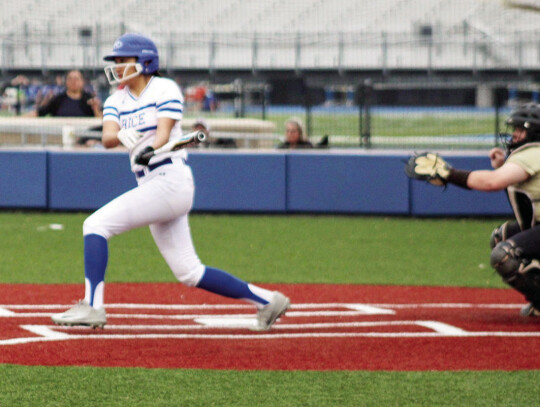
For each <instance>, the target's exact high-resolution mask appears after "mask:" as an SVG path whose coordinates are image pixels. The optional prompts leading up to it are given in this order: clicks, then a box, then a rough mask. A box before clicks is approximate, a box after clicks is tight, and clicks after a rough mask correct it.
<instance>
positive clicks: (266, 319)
mask: <svg viewBox="0 0 540 407" xmlns="http://www.w3.org/2000/svg"><path fill="white" fill-rule="evenodd" d="M290 306H291V301H290V300H289V299H288V298H287V297H285V296H284V295H283V294H281V293H280V292H279V291H274V296H273V297H272V301H270V302H269V303H268V304H266V305H265V306H264V307H263V308H261V309H260V310H259V312H257V325H255V327H253V328H252V329H253V330H254V331H268V330H269V329H270V328H272V325H274V322H276V321H277V319H278V318H279V317H280V316H282V315H283V314H285V312H286V311H287V310H288V309H289V307H290Z"/></svg>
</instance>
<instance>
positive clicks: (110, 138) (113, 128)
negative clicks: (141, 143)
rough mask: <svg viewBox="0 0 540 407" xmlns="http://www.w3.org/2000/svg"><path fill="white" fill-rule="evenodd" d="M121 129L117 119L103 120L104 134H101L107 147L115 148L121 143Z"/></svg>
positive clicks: (102, 141)
mask: <svg viewBox="0 0 540 407" xmlns="http://www.w3.org/2000/svg"><path fill="white" fill-rule="evenodd" d="M119 131H120V126H119V125H118V123H116V122H115V121H112V120H105V121H104V122H103V134H102V136H101V143H102V144H103V146H104V147H105V148H114V147H116V146H118V145H120V140H118V132H119Z"/></svg>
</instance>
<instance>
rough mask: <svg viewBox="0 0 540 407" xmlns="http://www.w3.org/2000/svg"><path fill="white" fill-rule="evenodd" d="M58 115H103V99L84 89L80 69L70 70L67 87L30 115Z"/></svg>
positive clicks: (67, 76)
mask: <svg viewBox="0 0 540 407" xmlns="http://www.w3.org/2000/svg"><path fill="white" fill-rule="evenodd" d="M47 115H50V116H56V117H102V111H101V101H100V100H99V98H98V97H96V96H95V95H92V94H91V93H89V92H87V91H85V90H84V78H83V75H82V73H81V72H80V71H78V70H73V71H69V72H68V73H67V75H66V89H65V91H64V92H61V93H59V94H57V95H56V96H53V97H52V98H51V99H50V100H49V101H48V102H45V103H43V104H41V105H40V106H37V108H36V110H35V111H34V112H31V113H30V114H29V115H28V116H47Z"/></svg>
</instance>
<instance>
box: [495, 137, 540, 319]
mask: <svg viewBox="0 0 540 407" xmlns="http://www.w3.org/2000/svg"><path fill="white" fill-rule="evenodd" d="M506 162H509V163H514V164H516V165H519V166H520V167H521V168H523V169H524V170H525V171H526V172H527V173H528V174H529V176H530V177H529V178H528V179H527V180H526V181H524V182H521V183H518V184H514V185H511V186H509V187H508V188H507V193H508V199H509V201H510V204H511V206H512V209H513V211H514V215H515V220H514V221H510V222H506V223H505V224H503V225H502V226H500V227H499V228H497V229H495V230H494V232H493V234H492V240H491V246H492V249H493V251H492V256H491V259H492V265H493V266H494V267H495V269H496V270H497V272H498V273H499V274H501V276H502V278H503V281H505V282H506V283H508V284H509V285H511V286H512V287H514V288H516V289H517V290H518V291H520V292H521V293H523V294H524V295H525V297H526V298H527V300H528V301H530V302H531V303H532V304H533V306H534V308H536V309H540V262H539V260H540V143H527V144H525V145H523V146H521V147H519V148H517V149H515V150H513V151H512V153H511V154H510V155H509V156H508V158H507V159H506Z"/></svg>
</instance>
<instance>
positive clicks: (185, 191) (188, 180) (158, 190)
mask: <svg viewBox="0 0 540 407" xmlns="http://www.w3.org/2000/svg"><path fill="white" fill-rule="evenodd" d="M137 183H138V186H137V187H136V188H134V189H132V190H130V191H128V192H126V193H124V194H122V195H120V196H119V197H117V198H115V199H114V200H112V201H111V202H109V203H108V204H106V205H105V206H103V207H102V208H100V209H99V210H97V211H96V212H94V213H93V214H92V215H91V216H89V217H88V218H87V219H86V220H85V222H84V225H83V234H84V235H88V234H97V235H100V236H103V237H104V238H105V239H107V240H108V239H109V238H111V237H112V236H115V235H118V234H121V233H123V232H127V231H128V230H131V229H135V228H138V227H141V226H150V231H151V233H152V236H153V238H154V241H155V242H156V245H157V246H158V248H159V251H160V252H161V255H162V256H163V258H164V259H165V261H166V262H167V264H168V265H169V267H170V268H171V270H172V272H173V273H174V275H175V276H176V278H177V279H178V280H179V281H180V282H182V283H184V284H186V285H189V286H195V285H197V283H198V282H199V280H200V279H201V277H202V275H203V273H204V269H205V267H204V265H203V264H202V263H201V261H200V260H199V257H198V256H197V253H196V252H195V248H194V246H193V241H192V239H191V232H190V228H189V223H188V213H189V211H190V210H191V207H192V205H193V196H194V192H195V187H194V182H193V174H192V172H191V168H190V167H189V166H187V165H185V164H184V162H183V160H182V159H181V158H173V163H172V164H167V165H163V166H161V167H158V168H156V169H154V170H153V171H152V172H149V173H148V174H146V175H145V176H144V177H141V178H139V179H138V181H137Z"/></svg>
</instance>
